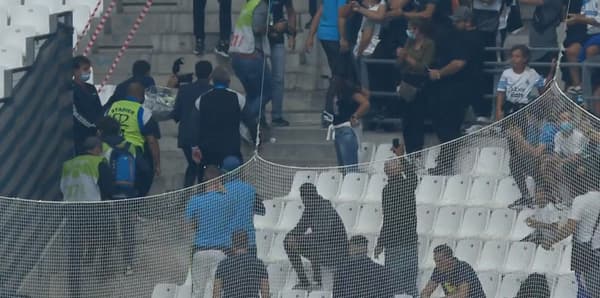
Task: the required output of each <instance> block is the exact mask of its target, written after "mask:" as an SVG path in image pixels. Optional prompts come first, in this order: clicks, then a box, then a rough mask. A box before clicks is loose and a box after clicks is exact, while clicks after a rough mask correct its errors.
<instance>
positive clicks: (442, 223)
mask: <svg viewBox="0 0 600 298" xmlns="http://www.w3.org/2000/svg"><path fill="white" fill-rule="evenodd" d="M462 216H463V208H462V207H458V206H447V207H442V208H440V209H439V210H438V213H437V216H436V220H435V223H434V224H433V231H432V234H433V236H434V237H454V235H455V233H456V231H458V228H459V227H460V222H461V221H462Z"/></svg>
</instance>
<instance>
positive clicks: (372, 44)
mask: <svg viewBox="0 0 600 298" xmlns="http://www.w3.org/2000/svg"><path fill="white" fill-rule="evenodd" d="M381 5H385V2H384V1H381V2H379V4H375V5H373V6H371V7H369V10H370V11H377V10H378V9H379V7H380V6H381ZM367 26H370V27H373V36H372V37H371V41H370V42H369V44H368V45H367V47H366V48H365V50H364V51H363V52H362V56H370V55H371V54H373V52H374V51H375V48H376V47H377V45H378V44H379V41H380V39H379V31H381V24H379V23H377V22H374V21H372V20H369V19H368V18H367V17H364V16H363V18H362V23H361V24H360V30H359V31H358V37H357V38H356V45H355V46H354V50H353V51H352V52H353V53H354V56H358V47H359V44H360V40H361V39H362V32H363V30H364V28H365V27H367Z"/></svg>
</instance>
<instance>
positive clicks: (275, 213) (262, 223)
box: [254, 200, 283, 229]
mask: <svg viewBox="0 0 600 298" xmlns="http://www.w3.org/2000/svg"><path fill="white" fill-rule="evenodd" d="M263 205H265V215H254V227H255V228H257V229H273V228H274V227H275V226H276V225H277V222H278V221H279V216H280V214H281V209H282V206H283V202H282V201H278V200H265V201H263Z"/></svg>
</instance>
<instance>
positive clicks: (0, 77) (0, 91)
mask: <svg viewBox="0 0 600 298" xmlns="http://www.w3.org/2000/svg"><path fill="white" fill-rule="evenodd" d="M5 70H6V68H5V67H3V66H0V98H3V97H5V96H8V95H9V94H4V83H3V82H4V71H5ZM2 105H4V104H2V103H0V108H2Z"/></svg>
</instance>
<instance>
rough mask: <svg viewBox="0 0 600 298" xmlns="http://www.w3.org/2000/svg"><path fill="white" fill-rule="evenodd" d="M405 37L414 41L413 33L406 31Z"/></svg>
mask: <svg viewBox="0 0 600 298" xmlns="http://www.w3.org/2000/svg"><path fill="white" fill-rule="evenodd" d="M406 36H408V38H410V39H415V32H414V31H412V30H409V29H406Z"/></svg>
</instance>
